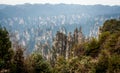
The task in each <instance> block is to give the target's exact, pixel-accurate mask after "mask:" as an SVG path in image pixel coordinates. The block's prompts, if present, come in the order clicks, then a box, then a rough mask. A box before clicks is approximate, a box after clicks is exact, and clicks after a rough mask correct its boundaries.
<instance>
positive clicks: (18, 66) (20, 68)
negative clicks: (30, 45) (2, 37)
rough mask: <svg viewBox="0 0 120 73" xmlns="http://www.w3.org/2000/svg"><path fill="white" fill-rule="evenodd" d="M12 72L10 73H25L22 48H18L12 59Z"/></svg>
mask: <svg viewBox="0 0 120 73" xmlns="http://www.w3.org/2000/svg"><path fill="white" fill-rule="evenodd" d="M13 66H14V68H13V70H12V73H26V72H25V63H24V51H23V48H22V47H20V46H18V47H17V49H16V51H15V55H14V58H13Z"/></svg>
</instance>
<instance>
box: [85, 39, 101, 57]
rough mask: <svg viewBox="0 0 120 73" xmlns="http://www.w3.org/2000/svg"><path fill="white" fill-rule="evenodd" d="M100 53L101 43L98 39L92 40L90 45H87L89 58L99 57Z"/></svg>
mask: <svg viewBox="0 0 120 73" xmlns="http://www.w3.org/2000/svg"><path fill="white" fill-rule="evenodd" d="M99 51H100V49H99V42H98V41H97V39H95V38H92V39H91V40H90V41H89V42H88V43H86V44H85V54H86V55H87V56H91V57H97V56H98V53H99Z"/></svg>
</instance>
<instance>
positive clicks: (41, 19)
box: [0, 4, 120, 52]
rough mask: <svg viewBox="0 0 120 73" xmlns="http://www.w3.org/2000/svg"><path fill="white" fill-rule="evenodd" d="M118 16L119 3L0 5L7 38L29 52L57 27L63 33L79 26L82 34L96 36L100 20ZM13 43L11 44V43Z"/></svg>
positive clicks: (49, 38)
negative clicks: (116, 4)
mask: <svg viewBox="0 0 120 73" xmlns="http://www.w3.org/2000/svg"><path fill="white" fill-rule="evenodd" d="M119 17H120V6H105V5H76V4H53V5H52V4H23V5H4V4H2V5H0V25H1V26H3V27H6V29H7V30H8V32H9V34H10V37H11V38H10V40H11V41H12V42H14V43H16V42H19V43H20V44H21V45H22V46H24V47H28V51H30V52H32V51H33V50H35V49H37V48H38V45H39V46H42V47H43V46H44V45H43V44H47V45H49V46H50V47H51V48H52V44H51V43H52V41H53V39H54V37H55V35H56V33H57V31H62V32H65V34H66V35H68V34H69V32H71V33H72V34H73V32H74V29H76V28H78V29H79V27H82V32H83V34H84V36H85V38H89V37H91V36H94V37H98V34H99V26H102V24H103V22H104V21H106V20H108V19H112V18H116V19H119ZM14 43H13V44H14Z"/></svg>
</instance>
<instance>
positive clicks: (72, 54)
mask: <svg viewBox="0 0 120 73" xmlns="http://www.w3.org/2000/svg"><path fill="white" fill-rule="evenodd" d="M13 46H14V47H13ZM25 49H26V48H24V47H22V46H21V45H19V43H17V42H16V43H15V44H14V45H12V42H11V41H10V38H9V33H8V31H7V30H6V29H5V28H2V27H1V28H0V73H120V20H117V19H111V20H107V21H105V22H104V24H103V26H102V27H100V29H99V34H98V37H97V38H95V37H89V38H85V37H84V35H83V33H82V28H81V27H80V28H76V29H75V30H74V33H73V34H72V33H69V34H68V35H66V34H65V33H64V32H60V31H58V32H57V34H56V36H55V38H54V39H53V43H52V49H51V50H48V51H50V52H52V53H50V54H48V56H47V57H45V56H44V55H45V54H46V53H44V54H43V53H41V52H39V50H36V51H34V52H32V53H31V54H29V55H26V54H25ZM43 51H47V50H43Z"/></svg>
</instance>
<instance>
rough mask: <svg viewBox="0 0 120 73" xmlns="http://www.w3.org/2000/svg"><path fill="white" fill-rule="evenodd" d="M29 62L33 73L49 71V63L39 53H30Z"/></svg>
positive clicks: (49, 72) (47, 72) (46, 72)
mask: <svg viewBox="0 0 120 73" xmlns="http://www.w3.org/2000/svg"><path fill="white" fill-rule="evenodd" d="M31 62H32V63H31V64H32V67H33V70H34V73H51V67H50V64H49V63H48V62H47V61H45V60H44V59H43V58H42V56H41V55H40V54H39V53H35V54H32V56H31Z"/></svg>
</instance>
